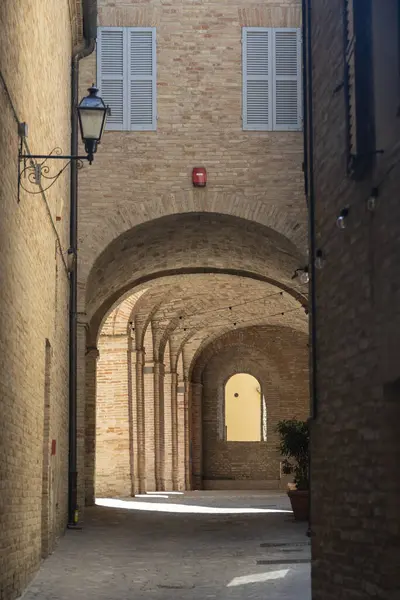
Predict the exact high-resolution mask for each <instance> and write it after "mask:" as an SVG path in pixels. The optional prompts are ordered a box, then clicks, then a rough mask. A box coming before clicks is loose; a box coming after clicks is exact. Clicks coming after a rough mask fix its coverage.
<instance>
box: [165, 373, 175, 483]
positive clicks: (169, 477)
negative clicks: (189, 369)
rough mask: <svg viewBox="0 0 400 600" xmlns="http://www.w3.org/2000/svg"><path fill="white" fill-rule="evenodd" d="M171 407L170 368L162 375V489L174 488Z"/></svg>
mask: <svg viewBox="0 0 400 600" xmlns="http://www.w3.org/2000/svg"><path fill="white" fill-rule="evenodd" d="M173 418H174V417H173V407H172V373H171V371H170V369H168V371H167V372H166V373H165V377H164V489H165V490H174V489H176V487H175V486H174V481H173V455H174V448H173Z"/></svg>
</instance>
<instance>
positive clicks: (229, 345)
mask: <svg viewBox="0 0 400 600" xmlns="http://www.w3.org/2000/svg"><path fill="white" fill-rule="evenodd" d="M204 354H205V355H206V356H207V362H206V365H205V367H204V369H203V371H202V374H201V375H200V373H199V372H198V371H197V369H196V366H195V368H194V371H195V375H194V379H195V383H197V385H198V384H199V383H201V384H202V394H201V414H199V412H198V405H196V404H194V408H195V407H196V409H194V412H193V426H192V427H193V432H197V433H196V434H195V435H194V442H195V443H194V449H193V453H194V458H193V460H194V476H195V479H196V480H197V481H198V483H199V485H200V484H201V481H202V485H203V486H205V487H206V488H213V489H215V488H222V487H223V488H231V489H237V488H239V487H247V488H250V489H257V488H258V489H261V488H265V487H270V488H278V487H279V486H280V483H281V469H280V460H281V458H280V456H279V453H278V452H277V446H278V443H279V436H278V435H277V433H276V431H275V429H276V425H277V423H278V422H279V421H280V420H281V419H291V418H297V419H304V420H305V419H307V418H308V415H309V400H308V398H309V395H308V349H307V336H306V335H305V334H304V333H300V332H297V331H294V330H291V329H289V328H284V327H281V328H276V327H275V328H274V327H253V328H249V329H242V330H240V331H233V332H231V333H228V334H226V335H224V336H222V337H221V338H219V339H217V340H216V341H214V342H213V343H212V344H211V345H210V346H208V347H207V348H206V349H205V350H204ZM203 359H204V357H199V359H198V360H199V362H200V363H201V362H202V360H203ZM196 371H197V372H196ZM235 373H250V374H251V375H253V376H254V377H256V378H257V379H258V381H259V382H260V384H261V389H262V393H263V395H264V397H265V400H266V405H267V439H266V441H262V442H227V441H225V439H224V435H223V428H224V386H225V382H226V381H227V379H228V378H229V377H230V376H232V375H233V374H235ZM197 421H201V426H200V425H199V424H198V423H197ZM199 431H200V434H199ZM199 435H200V436H201V437H200V439H199ZM198 441H200V442H201V447H199V446H198V445H197V444H196V442H198ZM200 453H201V457H200V456H199V454H200ZM196 460H199V462H198V463H197V464H196ZM200 460H201V462H200ZM201 463H202V467H201V469H200V472H197V471H198V466H199V465H200V464H201Z"/></svg>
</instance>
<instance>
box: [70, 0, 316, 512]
mask: <svg viewBox="0 0 400 600" xmlns="http://www.w3.org/2000/svg"><path fill="white" fill-rule="evenodd" d="M301 23H302V21H301V3H300V2H299V1H298V0H285V1H280V2H264V3H263V4H256V5H255V4H254V3H253V2H248V1H241V2H236V1H235V2H229V3H224V5H223V7H221V3H220V2H217V1H214V0H205V1H202V2H192V3H190V5H187V6H185V5H182V3H179V2H176V3H175V2H172V3H170V4H168V5H167V4H165V3H163V2H161V1H159V0H154V1H151V2H146V3H139V4H138V3H134V2H131V3H130V2H128V3H127V2H122V1H121V2H120V1H117V2H108V1H107V0H102V1H100V2H99V3H98V25H99V27H98V42H97V50H96V53H95V54H93V55H91V56H90V57H88V58H87V59H85V60H84V61H82V66H81V92H82V93H83V92H84V90H85V88H86V87H87V86H88V85H89V84H90V83H91V82H92V81H97V85H98V87H99V88H100V94H101V96H102V97H103V98H104V100H105V101H106V102H107V103H108V104H109V105H110V107H111V115H110V116H109V119H108V125H107V129H106V131H105V133H104V137H103V140H102V143H101V153H99V154H98V156H97V157H96V161H95V163H94V164H93V165H92V167H91V168H90V170H89V169H84V170H82V172H81V174H80V212H79V227H80V230H79V242H80V248H79V271H78V273H79V291H80V296H79V313H80V315H81V319H80V337H79V339H80V342H79V344H80V380H79V390H80V395H79V402H80V405H79V406H80V413H79V414H80V419H81V421H80V423H81V426H80V428H79V430H80V432H81V437H80V439H79V448H80V450H79V456H80V465H79V469H78V471H79V475H78V477H79V482H80V483H79V488H80V505H82V504H83V503H84V502H86V503H92V502H93V498H94V495H95V487H96V493H97V495H99V494H100V495H113V494H114V495H115V494H119V495H127V494H129V493H134V492H136V491H142V492H143V491H151V490H154V489H171V488H174V489H190V488H192V487H194V488H197V489H198V488H202V487H216V486H224V487H227V486H228V487H229V486H230V487H231V488H232V487H237V486H244V487H245V486H246V485H247V487H254V485H256V486H258V487H260V486H261V487H265V486H266V487H277V486H279V485H280V484H281V478H280V461H279V456H277V452H276V443H275V442H276V439H275V433H273V429H274V423H276V422H277V420H278V419H279V416H281V417H284V416H291V417H294V416H298V417H300V418H305V417H306V416H307V414H308V392H307V385H308V384H307V377H308V376H307V365H306V362H307V326H308V325H307V315H306V313H305V310H304V307H305V305H306V304H307V298H306V296H307V288H306V286H301V285H300V284H299V281H298V280H297V279H292V276H293V273H294V271H295V270H296V269H297V268H299V267H301V266H302V265H304V261H305V259H304V256H305V249H306V243H307V225H306V204H305V201H304V186H303V173H302V160H303V135H302V128H303V124H302V77H301V75H302V69H301V56H302V54H301V51H302V50H301V48H302V47H301ZM196 168H203V169H205V170H206V173H207V184H206V186H205V187H195V186H194V185H193V182H192V172H193V169H196ZM257 326H259V327H261V328H263V327H264V329H262V330H260V331H261V333H260V335H261V338H259V337H257V335H254V330H253V329H252V328H253V327H257ZM268 327H270V330H268ZM235 330H236V331H235ZM240 330H243V336H242V337H241V335H239V333H240ZM267 331H270V332H271V335H272V336H273V337H274V336H275V338H276V339H277V344H276V345H275V346H272V347H271V345H270V341H269V338H268V335H267ZM230 332H231V334H232V336H233V337H232V348H230V350H229V351H228V350H227V355H226V360H227V365H228V364H230V367H229V368H226V369H225V370H224V369H223V372H224V375H223V377H217V375H216V374H215V373H214V375H213V376H211V372H212V369H211V365H210V366H209V370H208V371H207V365H206V364H203V363H202V357H203V358H204V356H207V357H208V361H211V359H212V348H214V351H215V352H218V350H217V349H218V348H219V346H218V343H217V340H218V339H219V338H220V336H223V335H228V334H229V333H230ZM262 332H263V333H262ZM235 335H237V336H238V337H237V338H235ZM263 336H264V337H263ZM287 336H288V337H287ZM291 336H292V337H293V344H292V346H291V347H290V344H289V345H288V346H285V342H284V340H287V339H290V338H291ZM228 337H229V335H228ZM234 338H235V339H236V342H235V343H234V342H233V339H234ZM275 338H274V339H275ZM229 339H230V338H229ZM238 340H242V345H243V352H244V356H246V359H245V358H244V357H243V361H242V363H243V365H246V367H244V366H243V370H244V371H245V372H249V374H250V375H253V376H255V377H256V378H257V377H258V378H259V379H260V378H262V379H263V382H262V385H263V386H264V387H265V389H268V394H269V396H270V397H269V398H266V403H267V405H268V403H269V404H270V415H271V421H270V433H271V435H270V436H269V437H268V441H263V440H259V441H258V442H252V444H253V445H252V444H250V446H247V447H246V442H243V444H242V443H241V442H237V443H236V446H235V443H234V442H231V444H233V447H232V448H233V449H232V448H231V449H229V448H228V446H229V443H230V442H229V441H228V440H226V439H225V438H224V428H225V420H224V419H225V417H224V409H223V403H224V399H223V396H224V394H223V387H224V382H225V378H227V377H229V375H233V374H234V373H235V372H238V369H239V365H240V363H241V361H240V356H239V355H240V343H239V341H238ZM246 340H247V341H246ZM251 340H256V341H254V347H253V350H251V346H252V342H251ZM280 342H282V344H283V346H285V349H284V350H283V349H279V343H280ZM210 344H211V345H210ZM208 346H209V350H208V353H205V350H206V347H208ZM236 346H237V347H236ZM235 348H236V349H235ZM267 348H270V350H268V351H267ZM280 353H281V354H280ZM251 356H253V358H252V359H251ZM262 356H264V360H265V361H266V362H267V363H269V364H270V369H269V372H267V371H266V370H265V369H264V370H263V369H261V370H260V369H259V368H258V367H256V366H255V365H256V363H257V361H258V362H259V361H260V360H262V358H261V357H262ZM199 361H200V362H199ZM253 362H254V366H253V367H251V365H252V364H253ZM196 364H197V366H196ZM199 364H202V367H201V369H200V367H199V366H198V365H199ZM216 364H217V363H214V366H215V365H216ZM292 365H295V367H294V369H297V372H296V373H295V374H294V373H293V369H292ZM260 368H261V367H260ZM203 371H204V374H203ZM206 371H207V375H206ZM239 371H240V369H239ZM255 371H260V372H259V373H258V375H257V373H256V372H255ZM221 373H222V371H221ZM203 377H204V378H205V379H207V382H206V381H205V379H204V381H203ZM212 377H215V382H217V381H218V383H214V384H213V385H211V380H212ZM296 378H297V379H296ZM202 386H203V387H202ZM210 386H211V387H210ZM207 395H211V396H212V397H213V398H214V400H215V403H217V404H218V410H217V412H216V413H215V411H214V410H213V409H211V405H210V412H209V413H207V410H204V411H203V413H202V410H201V409H202V407H206V405H207V400H206V396H207ZM210 402H212V401H211V400H210ZM206 423H208V425H206ZM207 427H208V429H207ZM210 436H211V437H210ZM96 439H97V443H96ZM211 439H213V440H214V441H213V443H211V441H210V443H208V441H209V440H211ZM203 442H204V443H203ZM206 442H207V443H206ZM254 444H259V445H260V448H259V451H258V450H257V451H255V446H254ZM265 444H266V445H267V446H268V451H267V455H268V457H267V458H266V459H265V460H266V461H267V462H268V468H267V467H266V464H265V463H264V462H263V460H264V458H262V456H263V457H264V454H265V453H263V450H265V449H266V445H265ZM239 448H240V449H239ZM254 452H255V453H254ZM250 455H252V456H253V459H252V460H253V463H254V464H253V468H252V469H250V470H249V469H248V468H246V466H245V465H246V462H247V460H248V459H249V457H250ZM254 457H256V458H254ZM213 461H214V463H215V464H217V462H218V461H219V463H220V465H225V466H224V467H220V468H219V470H218V469H217V470H216V471H215V472H214V471H213V468H211V467H210V465H211V463H212V462H213ZM234 463H235V464H236V465H237V468H236V470H235V468H234V467H233V465H234ZM240 465H242V466H241V467H240ZM95 482H96V483H95ZM84 490H85V499H84V497H83V493H84Z"/></svg>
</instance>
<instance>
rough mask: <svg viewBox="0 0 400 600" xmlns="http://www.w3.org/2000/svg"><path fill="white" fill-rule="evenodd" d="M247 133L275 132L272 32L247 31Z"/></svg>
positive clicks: (246, 28) (245, 98) (245, 58)
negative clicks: (257, 131) (251, 131)
mask: <svg viewBox="0 0 400 600" xmlns="http://www.w3.org/2000/svg"><path fill="white" fill-rule="evenodd" d="M242 45H243V129H255V130H264V131H270V130H271V129H272V116H273V115H272V97H273V90H272V35H271V29H265V28H261V27H244V28H243V40H242Z"/></svg>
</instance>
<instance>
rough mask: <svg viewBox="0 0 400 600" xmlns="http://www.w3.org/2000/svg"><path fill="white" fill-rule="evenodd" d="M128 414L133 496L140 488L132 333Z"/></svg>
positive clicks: (129, 341)
mask: <svg viewBox="0 0 400 600" xmlns="http://www.w3.org/2000/svg"><path fill="white" fill-rule="evenodd" d="M127 359H128V365H127V366H128V415H129V470H130V483H131V496H134V495H135V493H136V492H137V490H138V489H139V481H138V471H139V466H138V464H137V458H138V445H137V434H136V430H137V405H136V351H135V349H134V340H133V339H132V333H131V332H129V334H128V357H127Z"/></svg>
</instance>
